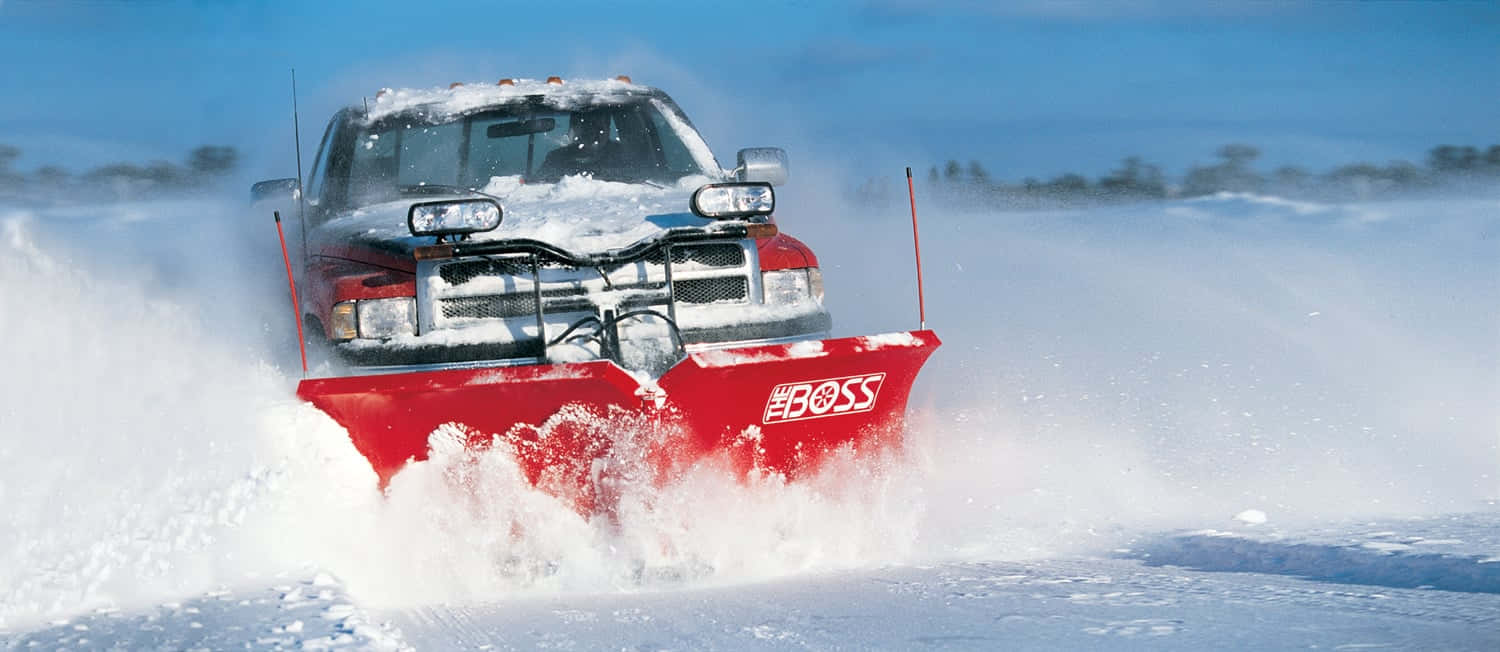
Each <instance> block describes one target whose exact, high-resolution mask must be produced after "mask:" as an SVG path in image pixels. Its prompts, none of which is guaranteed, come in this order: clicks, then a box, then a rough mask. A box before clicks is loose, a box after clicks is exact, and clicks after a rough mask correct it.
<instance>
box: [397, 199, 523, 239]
mask: <svg viewBox="0 0 1500 652" xmlns="http://www.w3.org/2000/svg"><path fill="white" fill-rule="evenodd" d="M497 226H500V204H499V203H498V202H496V201H495V200H493V199H463V200H459V201H430V202H425V203H421V204H412V206H411V208H410V209H409V210H407V212H406V227H407V228H408V229H410V230H411V234H412V235H435V236H439V237H441V236H445V235H462V234H467V233H478V232H480V231H490V230H493V229H494V228H495V227H497Z"/></svg>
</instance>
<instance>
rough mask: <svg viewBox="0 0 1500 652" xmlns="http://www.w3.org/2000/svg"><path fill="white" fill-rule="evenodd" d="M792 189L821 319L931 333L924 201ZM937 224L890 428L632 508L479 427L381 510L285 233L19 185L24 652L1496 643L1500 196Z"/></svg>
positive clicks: (7, 599)
mask: <svg viewBox="0 0 1500 652" xmlns="http://www.w3.org/2000/svg"><path fill="white" fill-rule="evenodd" d="M782 195H783V196H782V197H780V199H781V202H780V203H781V204H782V205H783V209H782V211H781V215H782V218H781V220H782V222H783V227H784V228H786V229H787V230H788V231H790V232H792V233H794V234H795V235H798V236H799V237H802V238H804V239H805V240H807V241H808V242H809V243H810V244H811V245H812V246H813V247H814V248H815V249H816V250H817V251H818V253H819V256H820V258H821V259H822V261H823V264H824V269H825V274H824V276H825V281H826V283H827V287H828V294H829V302H830V307H831V309H832V310H833V311H834V315H835V319H836V327H837V330H839V331H840V332H841V333H843V334H855V333H863V332H884V331H889V330H892V329H893V328H898V327H910V326H914V325H915V323H914V322H915V306H914V302H915V288H914V287H913V286H912V282H911V280H910V278H909V277H910V276H911V274H910V272H909V267H910V264H911V258H910V251H909V240H908V238H909V233H910V232H909V224H908V223H906V222H905V221H904V220H906V219H907V218H906V216H905V215H904V214H903V212H902V210H901V207H895V206H893V207H890V208H889V209H887V210H879V209H871V210H861V211H849V210H847V209H840V208H837V207H833V206H828V207H824V208H823V209H822V210H819V203H820V202H819V198H818V197H799V196H798V194H797V190H796V186H792V187H790V188H789V190H788V191H787V192H785V193H782ZM794 207H796V208H795V210H794ZM923 219H924V221H923V244H924V252H923V254H924V261H925V262H926V264H927V270H926V273H927V282H928V287H927V294H928V300H929V305H928V313H929V325H930V326H932V327H933V328H935V329H936V330H937V331H938V332H939V334H940V335H941V336H942V337H943V338H944V340H945V346H944V348H943V349H941V350H940V351H939V353H938V354H937V356H935V358H934V359H933V361H932V363H931V364H930V365H929V367H928V368H927V369H926V370H925V371H924V375H923V378H922V380H921V381H920V382H919V384H918V387H917V390H916V392H915V394H914V396H913V402H912V407H913V413H912V414H913V419H912V423H913V431H912V437H911V444H910V446H909V447H908V449H907V450H906V451H903V452H902V453H900V454H899V455H897V456H895V457H893V458H890V459H883V460H878V461H875V462H869V463H861V462H858V461H846V462H843V463H837V464H834V465H832V466H831V467H830V468H829V469H828V471H827V472H826V473H824V474H823V475H822V476H820V477H818V478H816V479H814V480H812V481H810V482H808V483H806V484H799V485H791V486H788V485H784V484H782V483H781V482H779V481H778V480H777V479H776V478H751V479H749V480H748V481H745V482H733V481H727V480H725V479H723V478H721V477H719V476H718V475H716V474H714V473H712V472H711V471H710V470H703V472H700V473H695V474H692V475H690V476H689V477H686V478H684V479H683V480H682V481H681V482H678V483H675V484H673V485H671V486H668V487H664V488H661V489H660V490H654V491H652V492H651V493H650V495H646V496H639V497H638V498H640V503H639V504H642V505H645V504H651V505H654V506H655V507H656V509H653V510H646V509H641V510H637V511H633V512H632V511H628V510H627V511H626V512H624V513H622V516H621V520H620V522H619V523H616V524H608V523H602V522H589V521H585V520H583V519H580V518H578V517H577V516H576V515H574V514H573V513H572V512H571V511H570V510H569V509H568V508H567V507H566V506H563V505H560V504H558V503H557V502H556V501H553V500H551V499H550V498H548V497H547V496H545V495H542V494H539V493H537V492H534V491H530V490H529V489H527V488H526V487H525V485H524V483H523V482H521V481H519V480H517V478H516V474H515V469H514V465H512V464H508V462H507V460H504V459H490V458H485V459H480V460H473V459H468V458H466V457H465V456H463V455H461V454H458V453H456V452H455V453H454V454H451V455H437V456H435V457H434V459H433V460H432V461H430V462H428V463H424V464H421V465H416V466H414V467H413V468H411V469H409V470H408V471H407V472H404V473H403V474H402V475H401V476H399V477H398V478H397V480H396V482H394V483H393V485H392V487H391V490H390V493H389V495H388V496H386V497H381V496H379V495H378V493H377V492H376V491H375V489H374V485H375V480H374V476H373V474H372V473H371V472H370V471H369V469H368V466H366V465H365V464H364V462H363V460H362V459H361V458H359V456H358V455H357V453H355V451H354V450H353V448H352V446H350V445H349V444H348V442H347V440H346V439H345V438H344V435H343V433H342V432H341V431H340V430H339V429H338V428H337V426H335V425H334V424H333V423H332V422H331V421H330V420H328V419H327V418H326V417H325V416H323V415H322V414H320V413H318V412H317V411H316V410H313V409H312V408H310V407H307V406H305V405H301V404H298V403H297V402H296V401H295V400H294V399H293V398H292V397H291V391H292V388H293V386H294V384H295V380H296V377H297V372H296V370H295V368H294V367H295V364H296V349H295V340H294V335H293V334H292V325H291V324H290V323H289V321H288V320H287V319H286V315H287V314H288V307H287V303H288V300H287V298H286V296H285V287H284V285H283V283H284V281H283V279H282V277H281V268H280V266H281V261H280V260H279V253H278V251H277V249H276V236H275V233H274V227H273V225H272V223H271V221H270V219H269V217H268V216H261V215H248V214H245V213H244V212H243V210H242V209H240V208H237V207H233V206H226V205H222V204H218V203H214V202H163V203H155V204H136V205H129V206H110V207H98V206H72V207H47V208H37V207H11V208H6V207H0V305H3V306H4V307H5V314H6V315H8V316H10V317H11V318H10V319H6V320H4V323H5V332H4V335H3V337H0V363H3V364H4V366H5V368H6V369H7V371H8V373H7V374H5V375H4V377H3V378H0V396H4V397H5V398H4V399H3V402H0V417H3V420H0V506H3V509H0V646H5V647H13V648H28V647H40V648H43V649H48V648H63V647H66V648H95V647H102V648H120V649H138V648H169V649H186V648H209V649H226V648H230V647H245V646H249V647H272V648H274V647H299V646H300V647H309V648H318V647H345V646H353V647H402V646H411V647H416V648H419V649H449V648H461V647H473V648H480V647H484V646H490V647H492V648H496V649H511V648H514V649H528V648H540V647H550V648H572V649H595V648H602V647H618V648H632V649H658V648H661V649H666V648H671V649H698V648H740V647H769V648H807V647H811V648H868V647H875V648H914V647H954V648H979V649H997V648H1003V649H1036V648H1049V649H1051V648H1058V647H1063V648H1077V647H1110V648H1118V647H1131V646H1137V647H1149V648H1153V649H1155V648H1192V649H1202V648H1222V647H1255V648H1264V647H1270V648H1291V647H1309V646H1317V647H1332V648H1338V647H1372V646H1383V647H1396V648H1440V649H1494V648H1496V647H1497V646H1500V506H1497V504H1496V502H1495V501H1496V499H1497V498H1500V476H1497V472H1500V448H1497V445H1500V441H1497V439H1500V421H1497V414H1500V413H1497V410H1496V407H1495V406H1496V405H1497V403H1500V263H1497V262H1496V261H1497V256H1496V254H1497V253H1500V202H1496V201H1492V200H1488V201H1481V200H1446V201H1411V202H1387V203H1379V204H1358V205H1323V204H1313V203H1306V202H1291V201H1286V200H1281V199H1277V198H1268V197H1256V196H1221V197H1214V198H1205V199H1197V200H1190V201H1176V202H1169V203H1167V204H1164V205H1162V204H1143V205H1137V206H1121V207H1107V208H1098V209H1089V210H1077V211H1058V212H1049V213H991V214H987V213H972V214H968V213H960V214H952V213H950V214H940V213H938V212H933V213H932V214H930V215H924V216H923ZM908 296H910V297H911V300H907V297H908ZM18 316H19V318H17V317H18ZM475 471H478V473H474V472H475Z"/></svg>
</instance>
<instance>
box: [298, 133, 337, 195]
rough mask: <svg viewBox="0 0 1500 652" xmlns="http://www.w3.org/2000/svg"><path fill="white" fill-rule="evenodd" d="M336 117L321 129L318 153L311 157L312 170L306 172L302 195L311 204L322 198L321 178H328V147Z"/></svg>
mask: <svg viewBox="0 0 1500 652" xmlns="http://www.w3.org/2000/svg"><path fill="white" fill-rule="evenodd" d="M336 124H338V119H337V118H335V119H334V120H333V121H331V122H329V123H328V127H327V128H325V129H324V130H323V142H322V143H320V144H318V153H317V155H316V156H314V157H313V164H312V172H311V173H309V174H308V177H307V186H306V187H305V188H303V192H302V197H303V198H304V199H306V200H307V203H308V204H309V205H312V206H317V205H318V203H319V202H320V201H322V199H323V185H324V184H323V180H324V179H327V178H328V169H327V168H328V156H327V155H328V149H329V147H330V146H331V145H332V142H333V132H334V128H333V127H334V125H336Z"/></svg>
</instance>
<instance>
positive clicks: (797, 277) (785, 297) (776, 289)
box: [760, 268, 823, 305]
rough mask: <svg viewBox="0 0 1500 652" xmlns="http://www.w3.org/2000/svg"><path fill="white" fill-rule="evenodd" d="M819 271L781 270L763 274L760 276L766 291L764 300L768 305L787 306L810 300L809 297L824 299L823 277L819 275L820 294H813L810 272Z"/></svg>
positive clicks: (811, 269)
mask: <svg viewBox="0 0 1500 652" xmlns="http://www.w3.org/2000/svg"><path fill="white" fill-rule="evenodd" d="M815 271H817V270H816V268H810V269H779V270H776V271H774V272H762V273H761V275H760V279H761V287H762V288H763V291H764V300H765V303H766V304H767V305H785V304H790V303H798V302H802V301H806V300H808V298H809V297H817V298H819V300H821V299H822V297H821V295H822V294H823V292H822V286H823V277H822V275H821V274H819V275H818V292H817V294H814V293H813V284H812V282H811V281H810V280H809V276H810V274H809V272H815Z"/></svg>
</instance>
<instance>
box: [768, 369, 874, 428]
mask: <svg viewBox="0 0 1500 652" xmlns="http://www.w3.org/2000/svg"><path fill="white" fill-rule="evenodd" d="M884 381H885V372H878V373H870V374H860V375H857V376H841V377H839V378H824V379H821V380H808V381H803V382H799V383H782V384H780V385H777V386H775V387H773V388H771V396H770V398H768V399H767V400H766V410H765V413H764V414H765V416H764V418H763V419H762V420H761V423H764V424H772V423H783V422H787V421H804V420H807V419H818V418H822V417H833V416H839V415H843V414H859V413H861V412H869V411H871V410H873V409H875V398H876V397H877V396H879V395H880V384H881V383H882V382H884Z"/></svg>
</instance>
